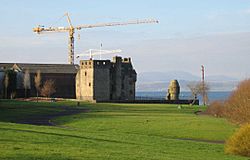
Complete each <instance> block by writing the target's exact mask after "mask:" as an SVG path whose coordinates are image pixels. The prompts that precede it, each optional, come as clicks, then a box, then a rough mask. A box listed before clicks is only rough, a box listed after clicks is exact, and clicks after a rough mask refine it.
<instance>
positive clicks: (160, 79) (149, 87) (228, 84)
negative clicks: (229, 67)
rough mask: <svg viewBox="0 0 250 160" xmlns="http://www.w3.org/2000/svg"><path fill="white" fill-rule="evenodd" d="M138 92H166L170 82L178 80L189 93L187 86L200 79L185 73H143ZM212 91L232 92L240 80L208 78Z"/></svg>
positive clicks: (218, 76)
mask: <svg viewBox="0 0 250 160" xmlns="http://www.w3.org/2000/svg"><path fill="white" fill-rule="evenodd" d="M137 77H138V81H137V87H136V88H137V91H166V90H167V88H168V85H169V82H170V81H171V80H173V79H177V80H178V82H179V84H180V86H181V90H182V91H189V89H188V87H187V84H189V83H191V82H199V81H200V79H201V78H200V77H198V76H195V75H193V74H191V73H188V72H184V71H170V72H142V73H139V74H138V76H137ZM205 79H206V82H207V83H208V85H209V87H210V90H211V91H232V90H233V89H235V88H236V86H237V84H238V83H239V80H238V79H236V78H233V77H229V76H224V75H213V76H206V77H205Z"/></svg>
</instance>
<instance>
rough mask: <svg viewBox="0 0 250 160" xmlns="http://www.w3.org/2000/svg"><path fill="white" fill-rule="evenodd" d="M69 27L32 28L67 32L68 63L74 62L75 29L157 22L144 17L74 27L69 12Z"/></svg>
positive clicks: (41, 30) (35, 30)
mask: <svg viewBox="0 0 250 160" xmlns="http://www.w3.org/2000/svg"><path fill="white" fill-rule="evenodd" d="M65 16H67V20H68V23H69V27H48V28H45V27H44V26H40V25H39V26H38V27H35V28H33V32H36V33H38V34H40V33H43V32H69V52H68V63H69V64H74V33H75V30H81V29H83V28H95V27H106V26H123V25H129V24H142V23H159V21H158V20H154V19H145V20H133V21H128V22H111V23H97V24H84V25H79V26H76V27H74V26H73V25H72V23H71V20H70V17H69V14H68V13H66V14H65Z"/></svg>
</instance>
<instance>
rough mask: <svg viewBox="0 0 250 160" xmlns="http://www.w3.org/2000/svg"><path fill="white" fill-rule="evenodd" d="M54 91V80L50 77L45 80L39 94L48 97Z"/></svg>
mask: <svg viewBox="0 0 250 160" xmlns="http://www.w3.org/2000/svg"><path fill="white" fill-rule="evenodd" d="M55 92H56V88H55V82H54V81H53V80H51V79H49V80H46V81H45V83H44V85H43V87H42V89H41V95H42V96H45V97H48V98H49V97H50V96H51V95H52V94H53V93H55Z"/></svg>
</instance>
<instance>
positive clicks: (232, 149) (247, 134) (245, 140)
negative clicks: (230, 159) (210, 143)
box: [225, 124, 250, 157]
mask: <svg viewBox="0 0 250 160" xmlns="http://www.w3.org/2000/svg"><path fill="white" fill-rule="evenodd" d="M225 152H226V153H228V154H235V155H241V156H248V157H250V124H247V125H244V126H242V127H241V128H240V129H239V130H238V131H237V132H236V133H234V135H233V136H232V137H230V138H229V139H228V140H227V142H226V145H225Z"/></svg>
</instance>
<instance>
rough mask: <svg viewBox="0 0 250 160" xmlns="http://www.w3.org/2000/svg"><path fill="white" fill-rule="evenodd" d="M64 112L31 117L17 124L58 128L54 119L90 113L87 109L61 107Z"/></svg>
mask: <svg viewBox="0 0 250 160" xmlns="http://www.w3.org/2000/svg"><path fill="white" fill-rule="evenodd" d="M60 108H61V109H62V111H60V112H56V113H51V114H47V115H38V116H34V117H29V118H27V119H25V118H24V119H22V120H18V121H16V122H15V123H20V124H32V125H45V126H56V124H55V123H53V122H52V120H53V119H55V118H57V117H61V116H69V115H74V114H79V113H83V112H88V110H87V109H79V108H72V107H68V106H62V107H60Z"/></svg>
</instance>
